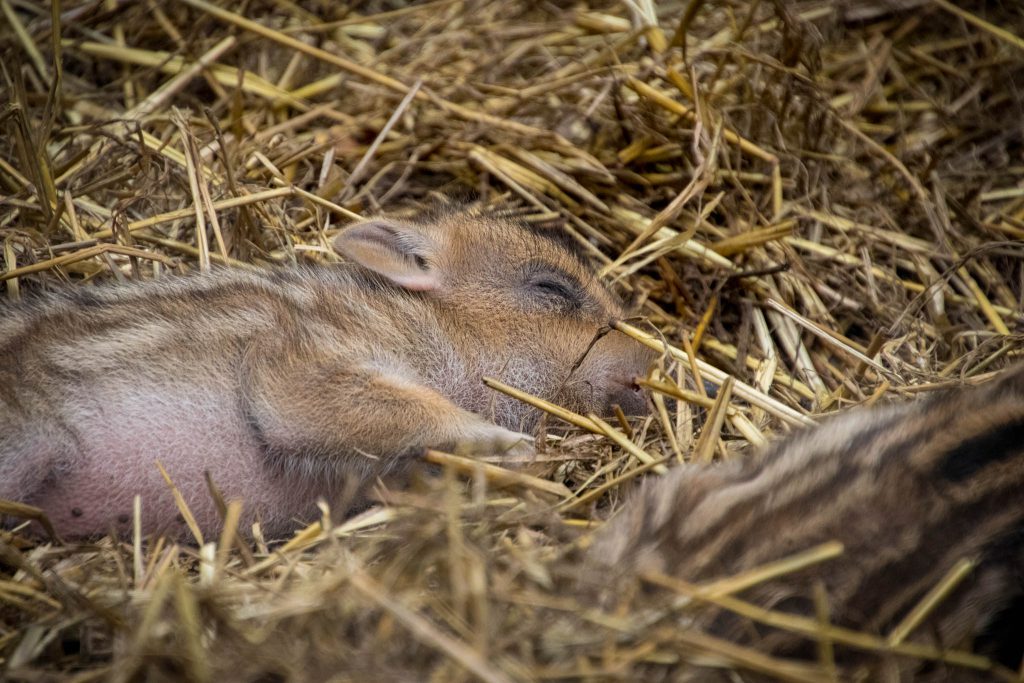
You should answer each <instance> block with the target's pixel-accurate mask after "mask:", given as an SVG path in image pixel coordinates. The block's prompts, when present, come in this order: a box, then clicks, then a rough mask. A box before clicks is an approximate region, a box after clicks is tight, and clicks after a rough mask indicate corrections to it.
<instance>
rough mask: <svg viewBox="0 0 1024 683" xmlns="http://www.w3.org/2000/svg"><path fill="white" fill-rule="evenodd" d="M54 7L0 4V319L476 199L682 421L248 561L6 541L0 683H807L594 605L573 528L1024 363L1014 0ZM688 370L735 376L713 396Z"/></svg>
mask: <svg viewBox="0 0 1024 683" xmlns="http://www.w3.org/2000/svg"><path fill="white" fill-rule="evenodd" d="M52 4H53V7H52V8H51V7H50V6H49V3H41V2H34V1H33V0H0V9H2V11H3V19H0V57H2V64H0V66H2V81H0V88H2V92H3V95H2V97H0V101H2V102H3V109H2V110H0V111H2V113H0V124H2V126H3V135H2V137H0V239H2V241H3V266H2V268H3V269H2V270H0V279H2V282H3V284H4V286H5V287H6V292H5V295H6V296H8V297H15V298H16V297H18V296H20V295H23V294H25V293H27V292H29V291H33V290H42V289H55V288H60V287H72V286H87V284H86V283H87V282H88V281H93V280H96V281H98V280H115V279H118V280H119V279H124V278H134V277H142V278H149V277H156V276H159V275H161V274H162V273H165V272H168V271H194V270H202V269H206V268H209V267H211V264H213V265H214V266H215V265H216V264H222V263H228V264H230V265H232V266H234V267H249V268H252V267H256V268H265V267H278V266H286V265H288V264H291V263H295V262H299V261H324V260H330V259H331V258H332V257H331V255H330V253H329V250H328V249H327V246H326V245H327V240H328V239H329V238H330V237H331V236H332V235H333V234H334V231H336V230H337V229H338V228H339V227H341V226H343V225H344V224H345V223H346V222H348V221H349V220H350V218H351V217H352V216H353V215H354V214H360V215H368V214H371V213H373V212H376V211H378V210H379V209H380V208H381V207H384V208H387V209H389V210H406V211H415V209H416V207H417V206H420V205H422V204H424V203H427V202H434V201H435V200H436V199H435V198H436V197H437V196H446V197H451V196H471V197H474V198H475V199H474V201H479V202H483V203H486V204H494V205H499V204H506V205H507V204H509V203H512V204H516V205H518V206H519V207H520V210H521V211H522V213H524V214H525V215H527V217H528V218H529V220H534V221H539V222H540V221H543V222H554V221H559V222H562V223H564V225H565V229H566V230H569V231H571V233H572V234H573V235H574V236H576V237H577V238H578V239H579V241H580V243H581V245H582V246H583V247H584V249H586V250H587V251H588V252H589V253H590V255H591V257H592V258H593V259H594V260H595V262H596V263H597V264H598V265H599V266H601V267H602V268H603V271H604V273H606V274H607V277H608V280H609V281H616V282H618V283H620V284H619V285H617V286H619V287H621V289H622V290H623V292H624V293H626V294H627V295H629V296H633V297H635V298H636V299H637V300H638V301H643V302H644V306H643V313H644V315H646V316H647V319H648V320H649V321H650V322H651V323H652V324H653V325H654V327H656V328H657V330H658V331H660V333H661V334H662V335H664V336H663V339H664V340H665V341H667V342H668V343H669V344H670V345H671V346H672V347H673V350H672V351H671V354H670V355H668V356H666V358H665V361H664V363H663V368H662V370H663V372H662V373H661V374H659V375H658V376H656V377H653V378H652V380H651V382H650V383H651V384H652V385H656V386H657V387H658V388H659V389H660V390H661V391H662V392H665V393H667V394H668V395H677V396H682V397H684V398H686V399H687V400H684V401H680V402H679V403H678V404H675V403H669V404H666V403H665V401H663V400H661V399H660V398H658V399H657V400H656V403H657V407H658V410H657V411H656V412H655V414H654V417H653V418H651V419H649V420H648V421H647V422H635V423H634V424H633V425H632V426H631V428H627V426H626V425H607V424H598V423H595V422H593V421H589V420H577V422H579V423H580V425H578V427H579V430H578V431H577V432H576V433H575V434H576V435H575V436H573V437H571V438H569V439H567V440H566V441H564V442H563V443H561V444H557V443H552V444H551V445H550V447H549V448H548V449H547V451H546V453H545V454H543V455H542V456H541V458H540V463H539V465H538V466H537V469H535V470H532V472H533V474H540V475H543V476H544V477H546V479H541V478H539V477H538V478H533V477H531V476H530V475H529V474H525V473H518V474H515V475H512V474H506V473H504V472H502V471H500V470H494V471H488V472H485V473H483V474H477V475H474V476H471V477H468V483H467V481H466V479H464V478H462V477H461V475H460V474H457V473H456V472H455V471H454V470H455V469H456V468H443V470H444V473H445V474H444V475H443V476H441V475H437V474H434V475H432V476H431V475H428V476H426V477H425V479H424V481H423V483H422V484H421V486H420V487H419V488H418V489H414V490H413V491H410V492H405V493H401V492H393V493H392V494H390V498H391V499H392V501H391V502H392V503H393V504H392V505H390V506H387V507H383V508H375V509H372V510H370V511H369V512H368V513H366V514H365V515H363V516H361V517H358V518H356V519H353V520H348V521H345V522H343V523H341V524H340V526H334V527H332V528H331V529H330V530H329V531H328V532H324V531H322V530H321V527H320V526H319V525H317V524H314V525H313V526H312V527H310V528H309V529H307V530H306V531H305V532H304V533H302V534H300V535H298V536H297V537H296V538H295V539H293V540H291V541H289V542H288V543H286V544H284V545H281V544H276V545H275V544H271V545H270V547H269V548H268V546H267V544H264V543H262V542H256V543H249V542H247V541H240V540H239V539H238V538H237V537H236V536H235V534H233V523H232V521H231V520H232V519H237V517H236V516H234V514H235V513H236V512H237V510H236V509H235V508H234V507H233V506H232V507H229V508H228V515H227V523H226V528H227V530H226V531H225V533H224V534H223V535H222V537H221V538H220V539H205V541H206V542H205V543H201V542H192V541H190V542H186V543H178V544H175V543H172V542H169V541H162V540H161V541H155V542H149V543H140V542H139V541H138V540H136V541H135V542H134V543H133V542H127V543H126V542H119V541H117V540H114V539H110V538H107V539H103V540H101V541H98V542H96V543H95V544H89V545H60V544H50V543H42V542H40V541H38V540H34V539H32V538H30V537H27V536H24V535H23V534H21V533H19V532H17V531H15V532H14V533H6V532H5V533H4V536H3V539H2V542H0V554H2V560H0V565H2V567H3V570H2V571H3V574H2V578H0V602H2V603H3V608H2V621H0V656H2V661H3V668H4V671H5V674H4V675H5V676H6V679H7V680H17V681H50V680H76V681H89V680H105V679H108V678H109V679H111V680H116V681H131V680H168V681H170V680H175V681H177V680H190V681H215V680H216V681H221V680H223V681H236V680H237V681H253V682H255V681H266V682H270V681H304V680H328V679H329V680H336V681H362V680H424V681H425V680H431V681H457V680H476V679H483V680H487V681H515V680H562V679H566V680H574V679H588V680H608V679H621V680H640V679H643V680H657V679H662V678H668V679H672V678H673V677H675V676H677V675H679V671H680V669H679V668H678V664H679V662H680V661H681V660H699V661H702V662H704V663H710V664H714V665H715V666H721V667H732V668H736V669H737V671H739V672H750V671H760V672H767V673H768V674H770V675H771V676H777V677H779V678H782V679H784V680H827V679H828V677H829V676H830V675H831V674H829V673H828V671H829V662H828V661H827V657H825V656H824V655H823V659H822V660H821V661H820V662H818V663H814V662H811V663H805V664H800V665H796V664H792V663H788V662H784V661H780V660H776V659H772V658H770V657H766V656H764V655H759V654H757V653H755V652H752V651H750V650H746V649H744V648H740V647H736V646H730V645H728V644H723V643H720V642H716V641H713V640H712V639H709V638H706V637H704V636H703V635H702V634H700V633H697V632H694V631H691V630H687V629H685V628H681V627H679V626H678V623H679V621H676V622H675V623H676V625H675V626H673V625H672V622H668V623H666V622H665V621H663V620H662V621H661V622H657V621H655V622H652V621H651V620H649V619H648V620H645V619H643V618H641V617H642V605H643V603H642V601H641V600H640V597H642V596H644V595H649V594H651V592H650V589H649V588H648V589H645V590H641V591H639V592H637V595H636V596H632V597H631V596H630V595H622V596H620V599H619V600H618V601H617V603H616V606H615V608H614V609H609V610H601V609H598V608H597V605H595V604H594V603H593V602H592V601H591V600H590V599H589V598H587V597H585V596H582V597H581V595H580V594H579V593H578V592H574V588H573V587H574V586H575V585H576V584H575V583H574V577H575V574H576V573H577V570H578V557H579V548H580V547H581V546H584V545H586V543H587V541H588V535H587V533H585V531H586V529H587V528H588V527H589V525H590V523H591V521H592V520H594V519H601V518H605V517H606V516H607V514H608V513H609V512H610V511H611V510H612V509H613V508H614V507H615V506H617V505H619V504H620V502H621V499H622V497H623V495H624V494H625V493H627V491H628V488H629V487H630V485H631V484H632V482H633V480H635V479H636V478H637V476H639V475H640V474H641V473H643V472H645V471H646V470H647V469H649V464H648V465H643V464H642V461H644V460H647V461H651V460H653V461H666V459H667V460H672V461H674V460H676V459H677V458H679V457H680V454H681V456H682V458H684V459H690V458H692V459H694V460H704V461H706V460H711V459H712V458H725V457H742V455H743V451H744V449H746V447H747V445H748V444H757V443H760V442H762V441H764V440H765V439H767V438H770V436H771V435H772V434H774V433H777V432H780V431H785V430H788V429H789V427H790V426H791V425H792V424H795V423H799V422H801V421H803V420H804V418H803V417H802V416H804V415H813V414H815V413H819V412H825V411H833V410H837V409H843V408H844V407H847V406H849V405H850V404H854V403H870V402H875V401H879V400H881V401H887V400H889V399H890V397H892V398H894V399H895V398H905V397H906V395H909V394H917V393H920V392H923V391H929V390H932V389H934V388H937V387H941V386H943V385H947V384H950V383H954V382H960V381H963V380H967V381H973V380H975V379H981V378H983V377H985V376H987V375H989V374H991V373H992V372H994V371H996V370H998V369H1000V368H1002V367H1005V366H1007V365H1008V364H1010V363H1011V362H1012V360H1013V359H1014V358H1015V357H1016V356H1017V355H1019V354H1020V352H1021V348H1022V345H1021V340H1020V336H1019V335H1018V334H1015V333H1016V331H1017V330H1018V329H1019V326H1020V321H1021V319H1022V309H1021V295H1022V290H1024V269H1022V267H1021V264H1022V261H1021V254H1022V251H1021V245H1020V242H1019V240H1020V238H1021V237H1022V236H1024V184H1022V182H1021V179H1022V176H1024V159H1022V157H1021V152H1022V149H1024V147H1022V142H1024V131H1022V120H1024V117H1022V111H1024V108H1022V96H1021V92H1020V91H1019V88H1020V87H1021V86H1022V85H1024V39H1022V37H1024V11H1022V10H1021V8H1020V7H1019V6H1018V5H1017V4H1016V3H1013V2H1001V3H982V2H966V3H960V5H961V8H959V9H958V8H957V7H954V6H953V4H951V3H949V2H946V0H932V1H931V2H927V1H918V0H890V1H889V2H883V1H882V0H877V1H876V0H859V1H858V2H833V3H829V2H820V1H806V2H781V1H776V2H759V1H757V0H714V1H712V0H708V1H707V2H700V1H690V2H683V1H679V2H675V1H669V2H663V3H658V5H657V7H654V8H652V7H651V5H652V4H653V3H648V2H642V1H641V0H636V1H635V2H610V1H609V2H600V1H597V2H592V3H589V4H588V3H587V2H584V1H580V2H575V3H557V2H522V3H515V2H484V1H480V2H477V1H476V0H435V1H433V2H425V3H420V4H418V5H411V6H407V4H406V3H404V2H399V1H397V0H395V1H393V2H390V1H388V0H380V1H377V0H368V1H367V2H358V3H351V4H352V5H353V6H354V7H353V8H352V9H351V10H348V9H346V8H344V7H343V6H342V5H343V4H344V3H330V2H315V1H313V0H309V1H298V2H291V1H289V0H278V1H272V0H253V1H249V2H218V3H212V4H211V3H208V2H207V1H206V0H179V1H177V2H169V3H156V2H125V1H123V0H122V1H120V2H119V1H118V0H103V1H99V0H66V1H65V2H60V3H58V2H54V3H52ZM55 25H56V26H58V27H59V30H57V31H54V30H53V29H54V26H55ZM639 329H641V330H648V331H650V330H651V329H652V328H650V327H644V326H640V327H639ZM636 334H637V335H638V336H642V335H643V334H644V333H643V332H637V333H636ZM652 339H654V341H653V342H652V343H655V344H657V343H659V342H658V341H657V339H655V338H654V337H652ZM688 359H695V360H693V361H690V360H688ZM696 359H699V360H696ZM0 362H2V359H0ZM714 368H719V369H721V370H722V371H725V373H728V374H730V375H732V376H734V377H735V378H736V379H737V380H739V382H742V383H744V384H745V385H749V386H751V387H753V388H754V389H753V390H751V391H744V390H743V387H742V386H741V385H740V383H739V382H737V384H736V385H735V386H734V388H733V391H732V392H731V393H730V392H719V394H718V396H717V398H716V397H714V396H711V397H709V396H708V395H707V394H706V393H705V392H704V382H703V381H694V379H693V376H694V374H697V375H699V376H700V377H701V378H702V379H711V380H714V381H718V380H719V379H720V375H719V374H716V371H715V370H714ZM654 395H655V396H656V397H660V396H661V394H659V393H657V392H655V393H654ZM726 403H728V404H729V405H731V407H732V410H731V411H726V410H724V408H725V405H726ZM557 422H558V420H557V419H556V418H551V420H550V422H549V424H552V425H553V424H554V423H557ZM591 432H594V433H597V434H598V435H599V436H593V435H592V434H591ZM627 434H628V437H627V436H626V435H627ZM434 457H435V460H437V461H439V462H440V461H443V456H441V455H437V456H434ZM510 480H513V481H510ZM497 483H505V484H509V483H511V484H512V485H511V486H509V487H505V488H499V487H498V486H496V485H495V484H497ZM570 489H571V491H570ZM566 495H568V496H570V500H569V502H568V503H566V502H564V501H563V502H559V501H560V496H562V497H565V496H566ZM572 496H578V497H580V498H581V499H582V500H580V499H575V498H571V497H572ZM880 543H884V538H883V539H880ZM723 578H727V577H723ZM654 595H655V596H656V598H655V599H656V600H660V601H661V602H662V603H664V602H665V601H667V600H669V598H668V597H667V596H665V595H664V594H660V596H661V597H657V595H659V594H654ZM634 597H635V598H636V600H634V599H633V598H634ZM699 608H700V607H699V605H692V604H691V605H690V606H689V607H684V608H682V609H683V614H682V616H681V617H678V619H680V620H683V621H684V620H685V609H699ZM630 610H633V612H632V613H631V611H630ZM761 618H762V619H770V618H771V615H767V616H765V615H762V617H761ZM823 632H824V631H823ZM835 647H836V648H840V649H841V648H844V647H847V648H852V649H861V650H865V649H866V650H868V651H871V650H878V649H882V650H884V649H885V644H884V639H879V638H878V637H877V636H865V637H864V638H863V639H861V640H858V641H856V642H853V643H845V644H844V643H843V642H842V641H840V642H839V643H838V644H836V645H835ZM897 649H898V648H897ZM820 650H821V652H823V653H827V652H828V651H829V648H820ZM916 656H919V657H923V658H925V659H935V658H946V659H956V660H957V661H960V662H961V663H963V664H965V665H966V666H968V667H970V668H974V669H978V668H981V669H984V668H986V667H988V666H989V665H990V663H989V662H988V660H986V659H984V658H980V657H973V658H972V657H969V656H967V655H962V654H961V655H957V654H956V653H952V654H950V653H946V654H943V653H942V652H941V651H940V650H938V649H936V648H934V647H924V648H923V649H922V648H918V650H917V651H916ZM934 666H937V667H944V666H950V674H949V675H950V677H951V678H950V680H956V679H957V675H958V674H957V671H958V670H959V669H957V668H956V667H954V666H952V665H946V664H941V663H940V664H935V665H934ZM819 667H820V668H819ZM743 675H744V676H746V675H747V674H743ZM991 675H992V676H993V677H996V678H999V677H1004V678H1006V677H1009V674H1008V672H1006V671H1005V670H1001V671H995V672H993V673H991Z"/></svg>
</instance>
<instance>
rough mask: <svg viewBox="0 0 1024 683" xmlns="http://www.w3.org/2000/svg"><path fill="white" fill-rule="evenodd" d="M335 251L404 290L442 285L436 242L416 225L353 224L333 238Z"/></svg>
mask: <svg viewBox="0 0 1024 683" xmlns="http://www.w3.org/2000/svg"><path fill="white" fill-rule="evenodd" d="M334 250H335V251H337V252H338V253H339V254H341V255H342V256H344V257H345V258H347V259H350V260H352V261H355V262H356V263H358V264H359V265H361V266H363V267H364V268H369V269H370V270H372V271H374V272H376V273H379V274H381V275H383V276H384V277H386V278H387V279H389V280H391V281H392V282H394V283H395V284H396V285H398V286H399V287H402V288H404V289H410V290H413V291H417V292H425V291H430V290H434V289H438V288H439V287H440V286H441V279H440V277H439V275H438V272H437V269H436V268H437V266H436V264H437V256H438V246H437V243H436V241H435V240H434V238H433V237H432V236H430V235H428V234H426V233H425V232H424V231H423V229H422V228H420V227H418V226H415V225H410V224H406V223H398V222H394V221H389V220H386V219H374V220H369V221H365V222H363V223H356V224H355V225H352V226H349V227H348V228H345V229H344V230H342V231H341V233H340V234H339V235H338V236H337V237H335V238H334Z"/></svg>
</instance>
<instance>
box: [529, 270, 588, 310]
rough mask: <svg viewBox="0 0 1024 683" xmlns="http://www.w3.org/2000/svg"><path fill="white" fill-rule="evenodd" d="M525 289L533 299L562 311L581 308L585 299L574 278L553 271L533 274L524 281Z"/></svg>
mask: <svg viewBox="0 0 1024 683" xmlns="http://www.w3.org/2000/svg"><path fill="white" fill-rule="evenodd" d="M526 288H527V291H528V292H529V293H530V295H531V296H532V297H533V298H534V299H536V300H538V301H541V302H543V303H544V304H546V305H548V306H557V307H558V308H561V309H563V310H575V309H579V308H581V307H582V306H583V303H584V299H585V298H586V295H585V294H584V292H583V288H582V287H581V286H580V283H579V282H578V281H577V280H576V279H575V278H573V277H571V276H570V275H568V274H567V273H562V272H560V271H555V270H542V271H539V272H535V273H533V274H532V275H531V276H530V277H528V278H527V280H526Z"/></svg>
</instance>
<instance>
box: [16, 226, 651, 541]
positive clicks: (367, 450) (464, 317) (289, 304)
mask: <svg viewBox="0 0 1024 683" xmlns="http://www.w3.org/2000/svg"><path fill="white" fill-rule="evenodd" d="M335 245H336V248H337V249H338V251H339V252H340V253H341V254H343V255H344V256H346V257H347V258H348V259H349V262H348V263H346V264H339V265H335V266H321V267H306V268H298V269H286V270H272V271H271V270H268V271H267V272H265V273H249V272H239V271H234V270H220V271H217V272H214V273H211V274H208V275H201V276H192V277H184V278H180V277H176V278H166V279H163V280H161V281H157V282H144V283H133V284H129V285H120V286H100V287H77V288H74V289H71V290H69V291H63V292H58V293H54V294H50V295H46V296H37V297H35V298H33V299H31V300H29V301H28V302H26V303H24V304H21V305H15V306H8V307H6V308H5V309H3V310H0V358H2V359H3V362H2V363H0V498H13V499H18V500H20V501H23V502H27V503H31V504H35V505H38V506H40V507H42V508H43V509H44V510H45V511H46V512H47V513H48V514H49V515H50V517H51V518H52V519H53V521H54V523H55V524H56V526H57V528H58V530H59V531H62V532H63V533H66V534H70V535H89V534H95V533H103V532H106V531H107V530H108V529H110V528H115V529H117V530H120V531H126V530H127V529H128V528H129V527H128V524H129V513H130V512H131V509H132V498H133V496H134V495H135V494H136V493H140V494H142V496H143V510H144V520H145V525H146V528H147V529H154V530H156V529H161V530H163V529H166V528H167V527H168V526H175V523H174V519H175V517H176V516H177V508H176V507H175V505H174V503H173V500H172V498H171V495H170V492H169V490H168V488H167V486H166V484H165V483H164V482H163V478H162V477H161V475H160V473H159V471H158V470H157V468H156V464H155V462H156V461H158V460H159V461H160V462H161V463H162V464H163V465H164V466H165V467H166V468H167V470H168V472H169V473H170V475H171V477H172V478H173V479H174V481H175V483H176V484H177V486H178V487H179V488H180V489H181V490H182V492H183V494H184V496H185V499H186V501H187V502H188V504H189V505H190V506H191V507H192V510H193V512H194V513H195V514H196V516H197V519H198V520H199V524H200V526H201V527H202V528H203V529H204V530H207V531H213V530H216V528H217V527H218V524H219V517H218V514H217V510H216V509H215V506H214V503H213V501H212V499H211V498H210V496H209V494H208V492H207V486H206V482H205V480H204V477H203V472H204V470H209V471H210V472H211V474H212V477H213V480H214V482H215V483H216V484H217V485H218V486H219V487H220V488H221V489H222V490H223V493H224V495H225V496H226V497H229V498H242V499H243V500H244V501H245V502H246V511H247V513H246V517H245V521H246V522H251V521H255V520H261V521H262V522H263V524H264V530H265V531H266V532H267V533H270V534H279V533H282V532H284V531H286V530H287V529H288V528H290V527H294V526H295V524H296V522H295V521H294V520H295V518H299V519H306V520H308V519H309V518H310V517H311V516H312V515H315V514H316V507H315V502H316V500H317V498H318V497H321V496H322V497H325V498H327V499H328V501H330V502H332V503H334V504H335V507H336V508H337V507H342V508H344V507H346V505H347V503H349V502H352V498H353V495H355V494H356V493H357V492H358V491H359V490H361V489H362V488H364V487H365V485H366V484H368V483H372V482H373V481H374V479H375V478H376V477H377V476H379V475H382V474H384V473H387V472H391V471H394V470H396V469H400V468H401V467H402V466H403V465H404V464H405V463H406V462H407V461H408V459H409V456H410V455H413V454H415V453H417V452H419V451H421V450H422V449H423V448H426V447H431V448H439V449H445V450H452V449H455V450H458V449H463V450H468V451H477V452H479V451H492V452H507V451H509V450H510V449H511V450H516V451H520V452H529V451H531V450H532V445H531V439H530V437H529V436H528V435H526V434H524V433H523V432H528V431H530V430H531V429H532V428H533V427H534V425H535V424H536V421H537V417H538V415H537V413H536V412H535V411H534V410H533V409H531V408H528V407H526V406H524V404H522V403H519V402H517V401H514V400H512V399H510V398H507V397H505V396H503V395H500V394H497V393H495V392H492V391H490V390H489V389H487V388H486V387H485V386H484V385H483V384H482V382H481V377H482V376H485V375H491V376H494V377H497V378H499V379H502V380H504V381H505V382H507V383H509V384H512V385H515V386H517V387H519V388H522V389H524V390H526V391H529V392H531V393H534V394H537V395H539V396H542V397H545V398H548V399H550V400H554V401H557V402H561V403H564V404H565V405H567V406H568V407H570V408H573V409H576V410H580V411H583V412H587V411H598V412H608V411H609V410H610V408H611V406H612V405H613V404H620V405H622V406H623V408H625V409H626V410H627V412H630V411H632V412H637V411H640V410H643V409H644V407H645V406H644V403H643V399H642V396H641V395H640V394H639V392H638V391H637V389H636V387H635V384H634V382H633V379H634V377H635V376H636V375H639V374H643V373H644V372H645V371H646V366H647V362H648V358H649V355H650V354H649V352H648V351H646V350H644V349H643V348H642V347H640V346H639V345H638V344H636V343H634V342H633V341H632V340H630V339H628V338H626V337H625V336H624V335H622V334H620V333H617V332H614V333H611V334H608V335H606V336H604V337H602V338H601V340H600V341H598V342H597V344H596V345H594V346H593V348H590V344H591V342H592V341H593V339H594V338H595V335H596V333H597V332H598V331H599V329H600V328H602V327H605V326H606V325H607V323H608V322H609V321H610V320H611V319H613V318H616V317H619V316H621V315H623V313H624V310H623V308H622V306H621V304H620V303H619V302H618V301H617V300H616V299H615V298H614V297H613V296H612V295H611V294H609V292H608V291H606V290H605V289H604V288H603V287H602V286H601V285H600V284H599V283H598V281H597V280H596V279H595V277H594V275H593V273H592V272H591V269H590V268H589V267H588V265H587V264H586V263H585V262H584V261H583V260H582V259H581V258H579V257H578V256H577V255H576V254H575V253H574V252H573V250H572V249H570V248H568V247H567V246H566V245H565V244H564V243H563V242H561V241H559V240H558V239H555V238H554V237H553V236H552V235H551V234H548V233H546V232H544V231H543V230H539V229H531V228H529V227H527V226H526V225H524V224H521V223H518V222H516V221H515V220H512V219H509V218H503V217H500V216H490V215H484V214H481V213H470V212H464V213H448V214H441V215H439V216H437V217H435V218H433V219H430V220H425V221H421V222H416V223H411V222H405V221H398V220H391V219H379V220H372V221H367V222H364V223H360V224H357V225H354V226H351V227H349V228H347V229H346V230H344V231H343V232H342V233H341V234H340V235H339V237H338V238H337V240H336V242H335ZM588 349H590V350H589V352H588ZM581 359H583V362H582V364H580V365H579V366H578V367H577V368H576V369H575V370H574V369H573V368H574V366H575V364H576V362H577V361H579V360H581ZM357 497H358V496H357ZM177 528H178V529H179V530H180V529H181V528H182V527H181V526H180V523H179V524H177Z"/></svg>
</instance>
